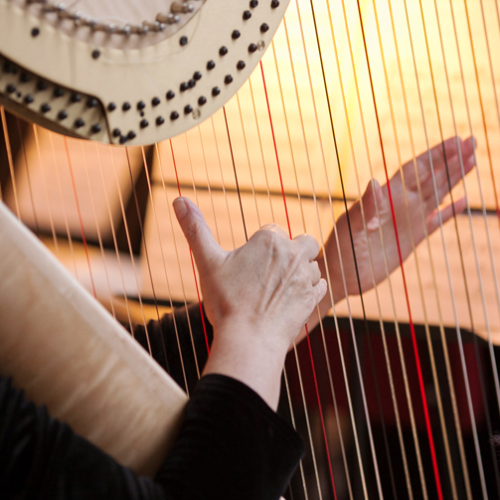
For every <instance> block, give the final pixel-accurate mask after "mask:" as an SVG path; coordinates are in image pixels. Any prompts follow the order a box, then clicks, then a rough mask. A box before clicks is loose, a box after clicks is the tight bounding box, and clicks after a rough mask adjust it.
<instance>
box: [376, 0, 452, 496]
mask: <svg viewBox="0 0 500 500" xmlns="http://www.w3.org/2000/svg"><path fill="white" fill-rule="evenodd" d="M372 5H373V11H374V16H375V24H376V27H377V36H378V41H379V46H380V54H381V59H382V65H383V70H384V78H385V84H386V91H387V95H388V102H389V108H390V115H391V123H392V130H393V132H394V138H395V143H396V151H397V158H398V164H399V165H400V168H399V173H400V175H401V178H402V188H403V195H404V200H405V206H406V219H407V223H408V227H409V228H410V231H409V236H410V241H411V247H412V253H413V255H414V257H415V265H416V270H417V279H418V285H419V292H420V300H421V304H422V308H423V314H424V324H425V333H426V340H427V346H428V349H429V357H430V361H431V371H432V377H433V382H434V389H435V391H436V399H437V406H438V414H439V420H440V425H441V432H442V436H443V441H444V447H445V455H446V461H447V465H448V473H449V478H450V484H451V488H452V495H453V498H455V499H456V498H457V488H456V480H455V473H454V468H453V464H452V459H451V452H450V446H449V441H448V432H447V429H446V422H445V417H444V411H443V403H442V398H441V390H440V386H439V379H438V375H437V370H436V362H435V357H434V348H433V346H432V340H431V334H430V330H429V322H428V319H427V308H426V305H425V299H424V292H423V287H422V278H421V274H420V265H419V259H418V255H417V253H416V247H415V242H414V238H413V231H412V224H411V220H410V214H409V207H408V196H407V191H406V183H405V178H404V170H403V167H402V165H403V163H402V158H401V150H400V143H399V136H398V132H397V127H396V120H395V115H394V108H393V104H392V94H391V89H390V85H389V77H388V72H387V65H386V60H385V55H384V49H383V44H382V37H381V32H380V23H379V17H378V13H377V7H376V2H375V1H374V0H373V1H372ZM389 7H390V6H389ZM390 13H391V20H392V9H391V10H390ZM393 35H394V41H395V32H394V29H393ZM396 50H397V49H396ZM398 55H399V52H398ZM401 84H402V80H401ZM405 98H406V93H405ZM405 106H406V102H405ZM405 109H406V108H405ZM407 116H408V115H407ZM407 121H408V122H409V120H407ZM412 147H413V138H412ZM413 156H414V166H415V176H416V180H417V188H418V190H419V198H420V203H421V213H422V225H423V227H424V233H425V239H426V241H427V244H429V241H428V233H427V225H426V218H425V213H424V209H423V207H424V205H423V199H422V193H421V189H420V179H419V172H418V168H417V165H416V160H415V154H414V152H413ZM377 211H378V210H377ZM377 217H378V214H377ZM434 282H435V279H434ZM435 291H436V292H437V290H436V288H435ZM436 295H437V293H436ZM441 327H442V325H441ZM450 388H451V390H452V391H453V390H454V389H453V385H450Z"/></svg>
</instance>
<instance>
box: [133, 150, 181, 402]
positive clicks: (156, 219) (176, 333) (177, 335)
mask: <svg viewBox="0 0 500 500" xmlns="http://www.w3.org/2000/svg"><path fill="white" fill-rule="evenodd" d="M154 147H155V148H156V147H157V145H156V144H155V146H154ZM141 154H142V160H143V163H144V172H145V174H146V181H147V184H148V194H149V201H150V203H151V210H152V211H153V218H154V221H155V225H156V231H157V234H158V243H159V245H160V252H161V257H162V258H161V260H162V262H163V270H164V272H165V281H166V283H167V290H168V291H169V297H171V294H170V282H169V279H168V273H167V266H166V264H165V254H164V252H163V244H162V238H161V234H160V226H159V224H158V217H157V215H156V209H155V203H154V200H153V190H152V187H151V179H150V177H149V169H148V165H147V160H146V154H145V151H144V147H142V146H141ZM127 159H129V155H128V154H127ZM129 170H130V174H131V175H132V170H131V169H130V164H129ZM141 231H142V223H141ZM143 241H144V248H145V249H146V238H145V236H144V233H143ZM146 258H147V264H148V270H149V275H150V279H151V287H152V289H153V297H154V300H155V303H156V304H157V300H156V294H155V291H154V285H153V275H152V273H151V266H150V264H149V257H148V254H147V253H146ZM170 307H171V309H172V316H173V317H175V314H174V310H173V305H172V299H171V298H170ZM156 313H157V316H158V324H159V325H160V337H161V344H162V347H163V354H164V356H165V363H166V366H168V357H167V348H166V346H165V339H164V338H163V334H162V333H161V318H160V312H159V310H158V306H156ZM174 330H175V338H176V341H177V347H178V349H179V358H180V361H181V369H182V376H183V378H184V384H185V387H186V393H187V395H188V396H189V387H188V383H187V377H186V370H185V368H184V357H183V356H182V350H181V345H180V341H179V333H178V331H177V324H176V322H175V319H174Z"/></svg>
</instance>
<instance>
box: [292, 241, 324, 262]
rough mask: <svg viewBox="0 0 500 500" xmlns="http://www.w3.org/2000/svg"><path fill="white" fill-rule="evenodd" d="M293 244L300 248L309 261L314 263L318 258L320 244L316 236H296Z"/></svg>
mask: <svg viewBox="0 0 500 500" xmlns="http://www.w3.org/2000/svg"><path fill="white" fill-rule="evenodd" d="M293 242H294V243H295V244H296V245H298V246H299V247H300V249H301V250H302V252H303V254H304V255H305V256H306V257H307V258H308V259H309V261H313V260H314V259H315V258H316V257H317V256H318V253H319V243H318V241H317V240H316V238H315V237H314V236H311V235H310V234H301V235H299V236H296V237H295V238H294V239H293Z"/></svg>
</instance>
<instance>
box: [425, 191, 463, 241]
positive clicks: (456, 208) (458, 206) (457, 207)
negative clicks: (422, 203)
mask: <svg viewBox="0 0 500 500" xmlns="http://www.w3.org/2000/svg"><path fill="white" fill-rule="evenodd" d="M466 206H467V204H466V202H465V198H460V199H459V200H457V201H455V202H454V203H450V204H449V205H446V206H445V207H444V208H443V209H441V221H442V223H443V224H445V223H446V222H448V221H449V220H450V219H451V218H452V217H453V212H455V214H460V213H462V212H463V211H464V210H465V208H466ZM438 227H439V214H438V211H437V210H436V211H435V212H434V213H433V214H432V215H431V216H430V217H429V219H428V220H427V232H428V234H431V233H433V232H434V231H435V230H436V229H437V228H438Z"/></svg>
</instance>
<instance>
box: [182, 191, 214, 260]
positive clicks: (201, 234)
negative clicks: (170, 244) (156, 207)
mask: <svg viewBox="0 0 500 500" xmlns="http://www.w3.org/2000/svg"><path fill="white" fill-rule="evenodd" d="M173 206H174V210H175V215H176V216H177V220H178V221H179V224H180V226H181V229H182V232H183V233H184V236H185V237H186V240H187V242H188V243H189V246H190V247H191V250H192V251H193V255H194V259H195V261H196V264H197V266H198V269H200V268H201V267H204V266H205V265H206V264H207V263H210V262H212V263H213V260H214V259H216V258H217V257H219V256H220V255H221V253H222V252H223V251H222V249H221V247H220V246H219V245H218V243H217V242H216V241H215V240H214V237H213V235H212V231H210V228H209V227H208V224H207V223H206V222H205V218H204V217H203V214H202V213H201V211H200V209H199V208H198V207H197V206H196V205H195V204H194V203H193V202H192V201H190V200H189V199H187V198H184V197H181V198H177V199H176V200H175V201H174V203H173Z"/></svg>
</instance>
